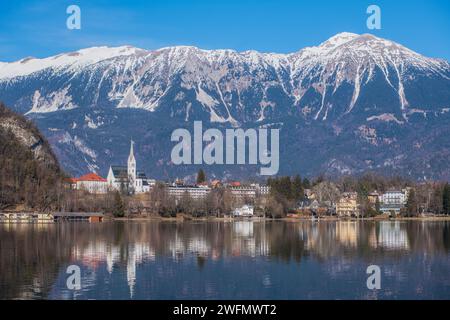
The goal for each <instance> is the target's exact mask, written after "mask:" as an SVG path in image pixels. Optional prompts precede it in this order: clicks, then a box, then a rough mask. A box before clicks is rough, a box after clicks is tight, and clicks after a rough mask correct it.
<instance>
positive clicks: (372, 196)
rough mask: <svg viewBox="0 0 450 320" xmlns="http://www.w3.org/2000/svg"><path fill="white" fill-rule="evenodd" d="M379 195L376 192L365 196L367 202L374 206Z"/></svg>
mask: <svg viewBox="0 0 450 320" xmlns="http://www.w3.org/2000/svg"><path fill="white" fill-rule="evenodd" d="M379 197H380V195H379V194H378V192H376V191H375V192H371V193H369V194H368V195H367V200H369V203H370V204H371V205H372V206H374V205H375V204H376V203H377V200H378V199H379Z"/></svg>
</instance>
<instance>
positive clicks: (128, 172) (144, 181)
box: [107, 141, 156, 193]
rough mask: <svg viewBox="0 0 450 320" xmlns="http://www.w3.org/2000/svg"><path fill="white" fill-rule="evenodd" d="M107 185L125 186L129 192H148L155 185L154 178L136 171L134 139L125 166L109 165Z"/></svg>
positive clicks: (117, 188)
mask: <svg viewBox="0 0 450 320" xmlns="http://www.w3.org/2000/svg"><path fill="white" fill-rule="evenodd" d="M107 181H108V186H109V187H110V188H112V189H115V190H122V189H124V188H127V189H128V190H129V191H130V192H131V193H143V192H149V191H150V188H151V187H152V186H154V185H155V183H156V181H155V180H154V179H148V178H147V176H146V175H145V173H144V172H143V171H138V170H137V166H136V158H135V157H134V141H131V146H130V154H129V156H128V162H127V166H126V167H125V166H110V167H109V172H108V178H107Z"/></svg>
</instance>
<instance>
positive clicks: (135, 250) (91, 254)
mask: <svg viewBox="0 0 450 320" xmlns="http://www.w3.org/2000/svg"><path fill="white" fill-rule="evenodd" d="M120 249H121V247H120V246H114V245H108V244H107V243H106V242H104V241H99V242H91V243H89V245H88V246H87V247H85V248H80V247H78V246H76V247H74V248H73V249H72V259H73V260H75V261H81V263H82V264H83V265H85V266H87V267H89V268H91V269H93V270H94V271H95V270H96V269H97V268H98V267H99V266H100V265H101V263H103V262H106V270H107V271H108V273H110V274H111V273H112V272H113V270H114V265H115V264H116V263H120V262H121V258H122V257H121V250H120ZM126 249H127V250H126V254H127V255H126V256H127V260H126V268H127V269H126V274H127V283H128V287H129V288H130V297H131V298H133V296H134V287H135V285H136V265H137V264H140V263H142V262H143V261H144V260H151V261H153V260H155V252H154V250H153V249H152V248H150V246H149V245H148V244H146V243H139V242H136V243H133V244H129V245H128V246H127V247H126ZM93 274H94V275H95V272H93Z"/></svg>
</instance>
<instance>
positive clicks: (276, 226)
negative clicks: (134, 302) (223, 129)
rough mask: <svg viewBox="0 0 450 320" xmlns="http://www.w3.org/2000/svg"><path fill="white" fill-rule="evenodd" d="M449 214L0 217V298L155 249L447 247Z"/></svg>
mask: <svg viewBox="0 0 450 320" xmlns="http://www.w3.org/2000/svg"><path fill="white" fill-rule="evenodd" d="M449 251H450V222H432V221H430V222H420V221H383V222H375V221H365V222H364V221H320V222H309V221H299V222H282V221H266V222H265V221H233V222H218V221H214V222H196V221H192V222H162V221H154V222H135V221H129V222H114V223H109V222H107V223H100V224H87V223H62V224H48V225H26V224H24V225H20V224H19V225H13V224H4V225H0V270H1V272H0V285H1V286H2V290H0V298H21V297H22V298H31V297H38V298H39V297H46V296H47V294H48V292H49V291H50V288H51V286H52V284H53V283H54V281H55V279H56V278H57V276H58V274H59V273H61V272H63V271H62V270H61V268H62V267H63V266H66V265H67V264H68V263H72V262H76V263H82V264H83V265H85V266H86V267H89V268H91V269H93V270H95V269H97V268H106V270H107V271H108V272H110V273H111V272H113V270H114V269H115V268H123V269H125V268H126V270H127V279H128V281H129V285H130V289H131V287H132V286H133V285H134V283H135V281H136V278H135V277H136V266H137V265H139V264H140V263H143V262H145V261H154V260H155V259H158V258H160V257H166V258H167V257H168V258H171V259H175V260H182V259H191V258H193V259H194V261H195V262H196V264H197V266H198V267H199V268H203V267H204V266H205V265H207V264H208V260H218V259H235V258H237V257H239V256H250V257H260V256H267V257H272V258H274V259H276V260H281V261H284V262H290V261H296V262H299V263H300V262H301V261H302V258H303V257H304V256H310V257H312V258H314V259H316V260H318V261H319V262H320V261H326V260H327V259H333V258H335V257H338V258H342V259H343V260H344V261H345V260H346V261H351V260H352V259H355V258H359V259H366V260H367V261H369V260H370V261H373V259H376V258H384V257H388V258H393V259H400V257H401V256H403V255H404V253H407V252H411V253H420V254H422V253H423V252H426V253H427V255H429V256H431V255H437V254H448V252H449Z"/></svg>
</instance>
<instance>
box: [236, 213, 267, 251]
mask: <svg viewBox="0 0 450 320" xmlns="http://www.w3.org/2000/svg"><path fill="white" fill-rule="evenodd" d="M255 225H256V227H260V228H256V229H255ZM265 227H266V224H265V223H258V222H254V221H235V222H233V243H232V254H233V255H234V256H241V255H246V256H250V257H256V256H268V255H269V252H270V249H269V248H270V246H269V241H268V239H267V235H266V229H265ZM257 231H259V232H257Z"/></svg>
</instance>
